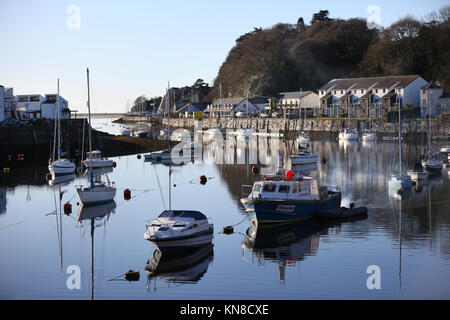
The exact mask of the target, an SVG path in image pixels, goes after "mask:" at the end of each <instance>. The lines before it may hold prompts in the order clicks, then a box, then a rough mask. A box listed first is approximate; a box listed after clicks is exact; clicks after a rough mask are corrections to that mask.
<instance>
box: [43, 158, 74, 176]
mask: <svg viewBox="0 0 450 320" xmlns="http://www.w3.org/2000/svg"><path fill="white" fill-rule="evenodd" d="M48 171H50V173H51V174H52V175H63V174H71V173H74V172H75V165H74V164H73V163H72V162H70V161H55V162H53V163H52V164H50V165H49V166H48Z"/></svg>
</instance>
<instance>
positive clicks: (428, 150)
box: [426, 88, 431, 159]
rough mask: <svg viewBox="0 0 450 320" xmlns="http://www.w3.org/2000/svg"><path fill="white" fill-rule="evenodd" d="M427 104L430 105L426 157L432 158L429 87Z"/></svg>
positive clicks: (429, 106) (429, 108)
mask: <svg viewBox="0 0 450 320" xmlns="http://www.w3.org/2000/svg"><path fill="white" fill-rule="evenodd" d="M427 105H428V131H427V138H428V139H427V140H428V143H427V155H426V159H430V154H431V103H430V91H429V90H428V88H427Z"/></svg>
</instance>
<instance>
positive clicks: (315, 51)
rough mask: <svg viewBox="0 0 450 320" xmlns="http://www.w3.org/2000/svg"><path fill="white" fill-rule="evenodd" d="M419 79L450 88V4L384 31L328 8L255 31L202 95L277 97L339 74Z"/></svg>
mask: <svg viewBox="0 0 450 320" xmlns="http://www.w3.org/2000/svg"><path fill="white" fill-rule="evenodd" d="M406 74H419V75H421V76H422V77H423V78H424V79H426V80H432V81H435V82H437V83H439V84H441V85H442V86H444V87H445V88H449V87H450V6H446V7H443V8H441V9H440V10H439V12H432V13H431V14H429V15H427V16H426V17H425V18H423V19H422V20H418V19H416V18H414V17H412V16H407V17H404V18H402V19H400V20H398V21H397V22H395V23H393V24H392V25H391V26H389V27H388V28H385V29H369V28H368V26H367V21H366V20H365V19H360V18H354V19H348V20H342V19H331V18H330V14H329V12H328V11H327V10H321V11H320V12H318V13H316V14H314V15H313V17H312V19H311V21H310V22H309V25H307V24H306V23H305V21H304V19H303V18H302V17H301V18H299V19H298V21H297V24H281V23H280V24H277V25H275V26H273V27H272V28H269V29H261V28H255V29H254V30H253V31H251V32H248V33H246V34H244V35H242V36H241V37H239V38H238V39H237V40H236V44H235V46H234V47H233V48H232V49H231V50H230V52H229V54H228V56H227V58H226V60H225V62H224V63H223V64H222V66H221V67H220V69H219V72H218V75H217V77H216V79H215V81H214V87H213V88H212V89H211V90H210V92H209V95H208V96H207V99H208V100H213V99H214V98H216V97H218V95H219V92H218V91H219V89H218V88H219V84H221V85H222V92H223V96H224V97H236V96H244V95H245V94H246V93H247V92H249V94H250V95H263V96H275V95H277V94H278V93H279V92H282V91H297V90H300V88H302V89H303V90H316V89H318V88H319V87H320V86H322V85H323V84H325V83H327V82H328V81H329V80H331V79H333V78H337V77H360V76H384V75H406Z"/></svg>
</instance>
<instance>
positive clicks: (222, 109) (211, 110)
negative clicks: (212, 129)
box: [204, 98, 244, 118]
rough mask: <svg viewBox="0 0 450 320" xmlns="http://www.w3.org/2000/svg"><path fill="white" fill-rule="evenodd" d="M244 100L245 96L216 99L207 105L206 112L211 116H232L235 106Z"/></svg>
mask: <svg viewBox="0 0 450 320" xmlns="http://www.w3.org/2000/svg"><path fill="white" fill-rule="evenodd" d="M242 100H244V98H224V99H216V100H214V101H213V103H211V104H209V105H208V106H207V107H206V109H205V111H204V113H205V114H207V115H208V116H209V117H211V118H218V117H231V116H232V115H233V110H234V108H235V107H236V106H237V105H238V104H239V103H241V102H242Z"/></svg>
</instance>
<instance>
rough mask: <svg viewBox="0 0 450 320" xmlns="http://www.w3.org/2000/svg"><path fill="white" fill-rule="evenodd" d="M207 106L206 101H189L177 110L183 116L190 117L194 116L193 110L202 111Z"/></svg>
mask: <svg viewBox="0 0 450 320" xmlns="http://www.w3.org/2000/svg"><path fill="white" fill-rule="evenodd" d="M207 106H208V103H207V102H190V103H186V104H184V105H183V106H182V107H181V108H179V109H178V110H177V112H178V113H179V114H180V115H183V116H184V117H185V118H192V117H193V116H194V112H204V111H205V110H206V108H207Z"/></svg>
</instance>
